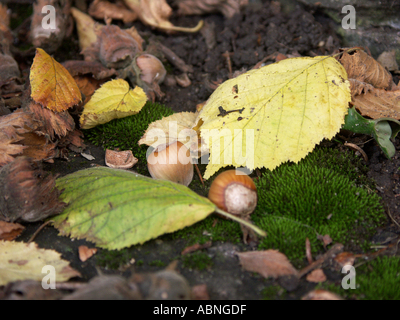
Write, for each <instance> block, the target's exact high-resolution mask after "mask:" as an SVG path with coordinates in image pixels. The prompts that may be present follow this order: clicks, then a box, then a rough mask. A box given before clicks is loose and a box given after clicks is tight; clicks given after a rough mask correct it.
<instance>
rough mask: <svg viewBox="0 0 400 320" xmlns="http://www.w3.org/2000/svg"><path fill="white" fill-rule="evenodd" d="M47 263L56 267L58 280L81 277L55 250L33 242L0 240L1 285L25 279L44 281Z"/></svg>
mask: <svg viewBox="0 0 400 320" xmlns="http://www.w3.org/2000/svg"><path fill="white" fill-rule="evenodd" d="M46 265H51V266H53V267H54V268H55V271H56V279H57V282H64V281H67V280H68V279H70V278H72V277H80V273H79V272H78V271H76V270H74V269H72V268H71V267H70V266H69V262H68V261H65V260H62V259H61V255H60V254H59V253H58V252H56V251H54V250H46V249H40V248H38V247H37V244H36V243H33V242H32V243H29V244H26V243H23V242H13V241H0V271H1V272H0V286H3V285H5V284H7V283H9V282H14V281H17V280H25V279H30V280H36V281H42V279H43V277H44V274H43V273H42V268H43V267H44V266H46ZM46 272H47V270H46Z"/></svg>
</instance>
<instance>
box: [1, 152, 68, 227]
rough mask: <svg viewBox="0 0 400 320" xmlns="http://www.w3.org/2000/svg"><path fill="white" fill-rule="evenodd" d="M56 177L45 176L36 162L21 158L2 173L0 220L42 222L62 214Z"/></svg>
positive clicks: (8, 165)
mask: <svg viewBox="0 0 400 320" xmlns="http://www.w3.org/2000/svg"><path fill="white" fill-rule="evenodd" d="M55 180H56V179H55V177H54V176H52V175H51V174H46V173H45V172H44V171H43V170H42V169H41V168H40V167H39V166H38V165H37V164H36V163H35V162H34V161H33V160H31V159H29V158H26V157H18V158H16V159H15V160H14V161H13V162H11V163H9V164H7V165H5V166H4V167H2V168H1V170H0V195H1V197H0V220H3V221H11V222H14V221H17V220H22V221H27V222H34V221H39V220H43V219H45V218H47V217H49V216H52V215H55V214H58V213H60V212H61V211H62V210H63V208H64V207H65V203H64V202H61V201H59V200H58V197H59V195H60V193H61V192H60V191H59V190H58V189H57V188H56V187H55Z"/></svg>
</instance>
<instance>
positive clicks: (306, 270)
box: [299, 243, 344, 278]
mask: <svg viewBox="0 0 400 320" xmlns="http://www.w3.org/2000/svg"><path fill="white" fill-rule="evenodd" d="M343 247H344V246H343V245H342V244H341V243H336V244H334V245H333V246H332V248H330V249H329V250H328V251H327V252H326V253H324V254H323V255H322V256H321V258H319V259H318V260H316V261H314V262H313V263H311V264H310V265H308V266H307V267H305V268H303V269H301V270H300V271H299V278H301V277H302V276H305V275H306V274H307V273H309V272H310V271H312V270H314V269H317V268H320V267H321V266H322V265H323V264H324V263H325V262H326V261H328V260H330V259H332V258H334V257H335V256H336V255H337V254H338V253H340V252H342V251H343Z"/></svg>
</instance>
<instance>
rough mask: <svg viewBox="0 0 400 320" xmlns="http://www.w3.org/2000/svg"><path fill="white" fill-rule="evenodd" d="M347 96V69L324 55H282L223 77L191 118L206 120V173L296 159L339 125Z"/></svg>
mask: <svg viewBox="0 0 400 320" xmlns="http://www.w3.org/2000/svg"><path fill="white" fill-rule="evenodd" d="M350 100H351V96H350V88H349V81H347V74H346V71H345V69H344V68H343V67H342V65H341V64H340V63H339V62H337V61H336V60H335V59H334V58H332V57H327V56H320V57H314V58H294V59H286V60H282V61H280V62H278V63H275V64H271V65H268V66H265V67H263V68H260V69H257V70H251V71H249V72H247V73H245V74H242V75H240V76H238V77H236V78H234V79H231V80H228V81H226V82H224V83H223V84H222V85H220V86H219V87H218V88H217V90H215V92H214V93H213V94H212V95H211V97H210V98H209V99H208V101H207V104H206V105H205V106H204V107H203V109H202V110H201V111H200V113H199V115H198V117H197V120H196V122H195V125H196V124H197V123H198V121H200V120H202V121H204V123H203V125H202V126H201V128H200V130H201V136H202V138H203V139H204V141H205V143H206V144H207V146H208V147H209V149H210V163H209V164H208V166H207V170H206V172H205V178H206V179H207V178H209V177H210V176H211V175H213V174H214V173H215V172H216V171H218V170H219V169H220V168H222V167H225V166H228V165H234V166H236V167H240V166H247V167H248V168H249V169H254V168H261V167H266V168H268V169H271V170H272V169H274V168H275V167H277V166H278V165H280V164H281V163H283V162H286V161H289V160H290V161H293V162H298V161H299V160H301V159H302V158H304V157H305V156H306V155H307V154H308V153H309V152H310V151H312V150H313V148H314V147H315V145H316V144H317V143H319V142H320V141H321V140H322V139H323V138H327V139H330V138H332V137H333V136H334V135H335V134H336V133H337V132H338V131H339V130H340V127H341V126H342V124H343V123H344V117H345V115H346V114H347V110H348V103H349V102H350Z"/></svg>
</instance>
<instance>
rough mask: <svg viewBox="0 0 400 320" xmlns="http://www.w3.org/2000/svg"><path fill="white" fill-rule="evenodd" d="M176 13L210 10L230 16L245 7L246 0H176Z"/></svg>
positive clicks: (199, 12) (201, 12) (198, 13)
mask: <svg viewBox="0 0 400 320" xmlns="http://www.w3.org/2000/svg"><path fill="white" fill-rule="evenodd" d="M175 3H176V4H177V5H178V8H179V9H178V14H184V15H192V14H195V15H201V14H205V13H210V12H221V13H222V14H223V15H224V16H225V17H227V18H232V17H233V16H234V15H235V14H237V13H239V12H240V10H241V9H242V8H243V7H245V6H246V5H247V4H248V3H249V1H248V0H203V1H198V0H176V1H175Z"/></svg>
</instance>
